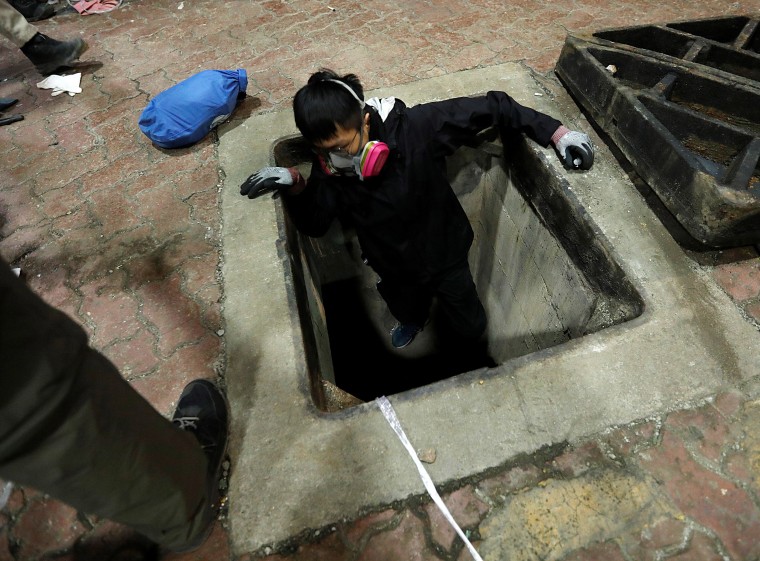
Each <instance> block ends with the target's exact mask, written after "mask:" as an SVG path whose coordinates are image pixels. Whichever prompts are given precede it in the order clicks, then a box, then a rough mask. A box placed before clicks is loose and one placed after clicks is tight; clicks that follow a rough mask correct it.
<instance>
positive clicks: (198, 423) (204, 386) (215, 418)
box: [172, 380, 229, 551]
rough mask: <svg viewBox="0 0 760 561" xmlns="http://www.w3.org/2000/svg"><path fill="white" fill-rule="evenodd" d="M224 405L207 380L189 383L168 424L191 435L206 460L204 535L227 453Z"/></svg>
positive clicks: (205, 535)
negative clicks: (205, 523)
mask: <svg viewBox="0 0 760 561" xmlns="http://www.w3.org/2000/svg"><path fill="white" fill-rule="evenodd" d="M228 417H229V415H228V412H227V401H226V400H225V398H224V395H223V394H222V392H220V391H219V390H218V389H217V387H216V386H215V385H214V384H212V383H211V382H209V381H208V380H193V381H192V382H190V383H189V384H188V385H187V386H185V389H184V390H182V395H180V397H179V401H178V402H177V408H176V409H175V410H174V415H173V416H172V422H173V423H174V424H175V425H177V426H178V427H179V428H181V429H182V430H186V431H188V432H191V433H193V435H195V437H196V438H197V439H198V442H199V443H200V445H201V448H203V452H204V453H205V454H206V459H207V460H208V471H207V477H206V484H207V489H208V491H207V493H208V497H209V512H208V515H209V524H208V528H207V532H210V531H211V522H212V521H213V515H214V512H215V509H216V507H217V506H218V505H217V504H216V503H217V502H218V500H219V479H220V477H221V473H222V460H223V459H224V454H225V451H226V450H227V434H228ZM207 535H208V533H204V534H202V535H201V536H198V538H197V539H196V540H195V541H194V542H193V543H189V544H187V546H186V547H184V548H182V549H181V550H178V551H189V550H191V549H194V548H195V547H198V546H200V544H201V543H203V540H205V538H206V537H207Z"/></svg>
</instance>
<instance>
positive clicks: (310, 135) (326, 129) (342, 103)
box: [293, 68, 364, 144]
mask: <svg viewBox="0 0 760 561" xmlns="http://www.w3.org/2000/svg"><path fill="white" fill-rule="evenodd" d="M330 80H338V81H339V82H343V83H344V84H346V85H347V86H348V87H349V88H351V89H352V90H353V91H354V93H356V95H357V97H358V98H359V99H361V100H363V99H364V89H363V88H362V84H361V82H360V81H359V78H358V77H357V76H356V75H355V74H346V75H345V76H338V74H337V73H335V72H334V71H332V70H330V69H328V68H321V69H320V70H319V72H315V73H314V74H312V75H311V76H310V77H309V81H308V82H307V83H306V85H305V86H303V87H302V88H301V89H300V90H298V92H296V95H295V97H294V98H293V114H294V116H295V120H296V126H297V127H298V130H299V131H301V134H302V135H303V136H304V138H305V139H306V140H308V141H309V142H311V143H312V144H313V143H315V142H320V141H323V140H328V139H330V138H332V137H333V136H335V133H336V132H337V128H336V126H335V125H336V124H338V125H340V126H341V127H343V128H345V129H358V128H359V127H360V126H361V122H362V116H363V111H362V110H361V107H360V105H359V103H358V102H357V101H356V99H354V96H352V95H351V93H350V92H349V91H348V90H346V88H344V87H343V86H341V85H340V84H336V83H335V82H330Z"/></svg>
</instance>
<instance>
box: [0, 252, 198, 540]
mask: <svg viewBox="0 0 760 561" xmlns="http://www.w3.org/2000/svg"><path fill="white" fill-rule="evenodd" d="M0 477H2V478H3V479H7V480H10V481H13V482H15V483H18V484H21V485H27V486H30V487H33V488H36V489H38V490H39V491H42V492H44V493H47V494H49V495H51V496H53V497H55V498H56V499H58V500H61V501H63V502H65V503H67V504H69V505H71V506H73V507H74V508H76V509H77V510H80V511H82V512H85V513H88V514H96V515H98V516H101V517H104V518H108V519H110V520H113V521H115V522H120V523H123V524H126V525H129V526H131V527H132V528H134V529H135V530H137V531H139V532H140V533H142V534H144V535H146V536H147V537H148V538H150V539H152V540H154V541H155V542H157V543H159V544H162V545H164V546H166V547H169V548H180V547H182V546H183V545H184V544H186V543H187V542H188V541H191V540H193V539H194V538H196V537H197V536H199V535H201V533H202V532H203V531H204V529H205V528H206V526H207V525H208V523H209V520H210V517H211V509H210V508H209V505H208V501H207V497H206V493H207V490H206V459H205V456H204V454H203V452H202V450H201V448H200V446H199V444H198V442H197V440H196V439H195V437H194V436H193V435H192V434H190V433H186V432H183V431H182V430H180V429H178V428H176V427H175V426H174V425H173V424H172V423H171V422H170V421H168V420H167V419H165V418H164V417H162V416H161V415H160V414H159V413H158V412H157V411H156V410H155V409H153V407H151V405H150V404H149V403H148V402H147V401H145V400H144V399H143V398H142V397H141V396H140V395H139V394H138V393H137V392H136V391H135V390H134V389H133V388H132V387H131V386H130V385H129V383H127V382H126V381H125V380H124V379H123V378H122V377H121V375H120V374H119V372H118V371H117V370H116V368H115V367H114V365H113V364H111V363H110V362H109V361H108V360H107V359H106V358H105V357H103V356H102V355H100V354H99V353H97V352H96V351H94V350H92V349H91V348H90V347H89V346H88V345H87V337H86V334H85V333H84V331H83V330H82V329H81V328H80V327H79V326H78V325H77V324H76V323H75V322H73V321H72V320H71V319H69V318H68V316H66V315H65V314H63V313H62V312H60V311H58V310H55V309H54V308H52V307H50V306H48V305H47V304H45V303H44V302H43V301H42V300H41V299H40V298H39V297H38V296H36V295H35V294H34V293H33V292H32V291H31V290H29V289H28V288H27V287H26V285H24V283H23V282H21V281H20V280H18V279H17V278H16V277H15V275H14V274H13V273H12V271H11V270H10V268H9V266H8V264H7V263H6V262H5V261H3V260H2V259H0Z"/></svg>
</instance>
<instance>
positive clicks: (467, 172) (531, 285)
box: [272, 134, 644, 412]
mask: <svg viewBox="0 0 760 561" xmlns="http://www.w3.org/2000/svg"><path fill="white" fill-rule="evenodd" d="M493 137H495V134H494V135H493V136H492V137H491V139H484V140H483V142H482V143H481V144H479V145H478V146H475V147H463V148H460V149H459V150H458V151H457V152H455V153H454V154H453V155H452V156H451V157H449V158H448V161H447V170H448V175H449V180H450V182H451V185H452V187H453V188H454V191H455V192H456V194H457V196H458V197H459V200H460V202H461V203H462V206H463V208H464V209H465V211H466V213H467V215H468V217H469V219H470V223H471V225H472V227H473V230H474V231H475V241H474V242H473V246H472V247H471V249H470V254H469V261H470V269H471V271H472V273H473V277H474V279H475V283H476V286H477V289H478V294H479V296H480V298H481V300H482V302H483V305H484V306H485V309H486V314H487V316H488V327H487V330H486V336H485V337H484V342H483V346H482V348H478V349H469V350H468V351H464V350H463V349H462V348H461V346H458V345H457V341H456V339H455V338H452V337H451V336H450V334H448V333H447V332H446V329H445V328H444V326H443V322H439V321H437V314H436V309H435V302H434V303H433V307H432V310H431V319H430V321H429V323H428V324H427V325H426V326H425V328H424V329H423V331H422V332H421V333H420V334H419V335H418V336H417V338H416V339H415V340H414V342H413V343H412V344H411V345H409V346H408V347H406V348H403V349H394V348H393V347H392V346H391V344H390V330H391V328H392V327H393V325H394V324H395V320H394V318H393V317H392V316H391V315H390V313H389V312H388V310H387V307H386V305H385V303H384V302H383V301H382V299H381V297H380V296H379V294H378V292H377V290H376V283H377V281H378V280H379V279H378V277H377V275H376V274H375V273H374V272H373V271H372V269H371V268H370V267H368V266H367V265H365V264H364V262H363V260H362V255H361V248H360V247H359V244H358V241H357V239H356V235H355V234H354V232H353V231H352V230H351V229H350V228H347V227H344V225H341V224H340V223H339V222H337V221H336V223H334V224H333V226H332V228H331V230H330V231H329V232H328V233H327V235H325V236H324V237H322V238H309V237H307V236H303V235H301V234H300V233H299V232H298V231H297V230H296V228H295V226H294V225H293V224H292V222H291V221H290V220H289V218H288V216H287V212H285V211H283V212H280V213H279V216H280V218H281V220H282V223H281V227H282V228H283V229H284V231H285V234H286V239H287V244H288V248H287V249H288V253H289V256H290V272H289V273H290V277H291V279H292V286H293V294H294V296H295V306H294V307H293V308H294V313H296V314H297V316H298V317H297V324H298V325H299V326H300V329H301V334H302V340H303V344H304V352H305V357H304V363H305V365H306V369H307V372H308V377H309V381H308V382H309V386H310V390H311V395H312V398H313V400H314V403H315V405H316V406H317V407H318V408H319V409H321V410H323V411H329V412H332V411H337V410H341V409H345V408H347V407H351V406H353V405H357V404H359V403H362V402H364V401H370V400H372V399H374V398H375V397H377V396H380V395H392V394H396V393H400V392H404V391H407V390H411V389H413V388H421V387H425V388H426V389H427V388H429V389H431V390H432V389H434V388H435V385H436V383H438V382H441V381H442V380H446V379H450V378H455V377H456V376H458V375H460V374H463V373H465V372H470V371H473V370H476V369H479V368H483V367H490V368H499V365H501V364H504V363H506V362H507V361H509V360H511V359H514V358H516V357H521V356H524V355H528V354H530V353H534V352H536V351H540V350H542V349H547V348H549V347H552V346H555V345H558V344H561V343H564V342H566V341H569V340H571V339H574V338H577V337H582V336H583V335H586V334H589V333H593V332H596V331H599V330H601V329H604V328H607V327H610V326H613V325H616V324H619V323H622V322H625V321H628V320H631V319H633V318H635V317H637V316H638V315H640V314H641V313H642V311H643V309H644V304H643V301H642V299H641V297H640V295H639V294H638V292H637V291H636V290H635V288H634V287H633V285H632V284H631V282H630V281H629V280H628V279H627V278H626V276H625V273H624V272H623V270H622V269H621V267H620V266H619V265H618V263H617V262H616V261H615V259H614V257H613V255H614V252H613V251H611V248H610V247H609V246H608V243H607V242H606V240H604V239H603V238H602V237H601V236H599V235H598V232H597V230H596V228H595V226H594V225H593V223H592V222H591V221H590V219H589V217H588V216H587V214H586V212H585V211H584V209H583V208H582V207H581V206H580V205H579V203H578V202H577V200H576V199H575V197H574V196H573V195H572V194H571V193H570V190H569V188H568V185H567V183H566V182H565V180H564V179H562V178H561V176H557V175H556V173H554V172H552V170H550V169H549V168H548V167H547V166H546V164H545V162H544V161H543V159H542V157H541V155H540V154H539V153H538V152H536V151H535V150H532V149H531V148H530V147H529V146H528V144H527V143H526V142H525V141H521V142H519V143H518V146H517V147H516V148H515V149H516V150H517V154H516V155H515V157H514V158H510V162H507V161H506V160H505V159H504V157H503V147H502V146H501V144H500V143H499V142H497V141H494V140H493ZM510 153H514V152H513V151H512V150H510ZM311 157H312V153H311V151H310V149H309V146H308V145H307V143H306V142H305V141H304V140H303V138H302V137H300V136H296V137H287V138H283V139H280V140H278V141H276V142H275V143H274V145H273V157H272V160H273V162H274V163H275V165H278V166H286V167H290V166H297V167H298V168H299V170H300V171H301V173H302V174H303V175H304V176H308V173H309V170H310V167H311ZM280 210H283V207H280Z"/></svg>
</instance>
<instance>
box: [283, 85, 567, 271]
mask: <svg viewBox="0 0 760 561" xmlns="http://www.w3.org/2000/svg"><path fill="white" fill-rule="evenodd" d="M368 107H369V105H368ZM370 111H371V115H370V136H371V140H381V141H383V142H385V143H387V144H388V147H389V148H390V154H389V157H388V161H387V162H386V163H385V166H384V167H383V169H382V171H381V173H380V175H379V176H377V177H372V178H367V179H365V180H364V181H360V180H359V179H358V178H357V177H339V176H329V175H327V174H326V173H325V172H324V171H323V169H322V167H321V165H320V163H319V162H318V160H317V159H316V157H315V160H314V162H313V164H312V169H311V175H310V177H309V180H308V182H307V186H306V188H305V189H304V191H302V192H301V193H300V194H298V195H292V196H286V197H284V200H285V204H286V207H287V209H288V212H289V214H290V216H291V218H292V219H293V221H294V223H295V224H296V227H297V228H298V229H299V230H300V231H301V232H302V233H304V234H306V235H308V236H313V237H318V236H321V235H324V234H325V232H327V230H328V228H329V227H330V224H331V223H332V221H333V220H334V219H335V218H337V219H339V220H340V221H341V222H342V223H343V225H344V226H348V227H352V228H354V229H355V231H356V234H357V237H358V239H359V243H360V245H361V248H362V252H363V253H364V256H365V257H366V258H367V259H368V261H369V264H370V265H371V266H372V268H373V269H374V270H375V271H376V272H377V273H378V274H379V275H380V277H381V278H387V277H394V278H398V279H401V280H404V279H405V280H407V281H415V282H425V281H426V280H429V279H430V278H431V277H432V276H434V275H436V274H437V273H440V272H442V271H444V270H445V269H447V268H448V267H451V266H453V265H457V264H459V263H461V262H462V261H463V260H464V259H466V258H467V252H468V251H469V248H470V245H471V244H472V239H473V232H472V228H471V226H470V223H469V221H468V220H467V215H466V214H465V212H464V210H463V209H462V206H461V205H460V204H459V201H458V200H457V197H456V195H455V194H454V191H453V190H452V188H451V185H450V184H449V182H448V180H447V178H446V162H445V157H446V156H448V155H450V154H451V153H453V152H454V151H455V150H456V149H457V148H459V147H460V146H462V145H463V144H466V143H471V142H472V141H473V140H474V139H475V137H476V135H477V133H479V132H480V131H482V130H485V129H487V128H489V127H491V126H496V127H498V128H499V129H500V130H501V133H502V134H510V133H511V134H514V133H520V132H523V133H525V134H527V136H528V137H530V138H531V139H533V140H535V141H536V142H538V143H539V144H540V145H542V146H546V145H548V144H549V142H550V139H551V136H552V134H553V133H554V131H555V130H556V129H557V127H559V126H560V124H561V123H560V122H559V121H557V120H556V119H553V118H552V117H549V116H548V115H544V114H543V113H539V112H537V111H534V110H533V109H530V108H527V107H523V106H522V105H520V104H518V103H517V102H516V101H514V100H513V99H512V98H511V97H509V96H508V95H507V94H505V93H504V92H488V93H487V94H486V95H484V96H479V97H472V98H469V97H463V98H455V99H449V100H446V101H438V102H432V103H425V104H421V105H417V106H414V107H411V108H407V107H406V106H405V105H404V103H403V102H402V101H400V100H396V103H395V105H394V107H393V109H392V110H391V111H390V113H389V114H388V115H387V117H386V119H385V121H383V120H382V119H381V118H380V115H378V113H377V112H376V111H375V110H374V109H371V110H370Z"/></svg>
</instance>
